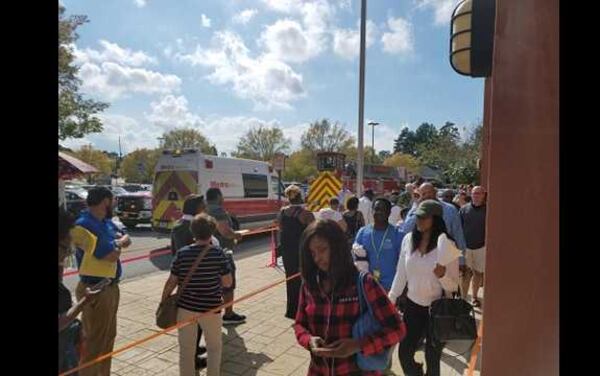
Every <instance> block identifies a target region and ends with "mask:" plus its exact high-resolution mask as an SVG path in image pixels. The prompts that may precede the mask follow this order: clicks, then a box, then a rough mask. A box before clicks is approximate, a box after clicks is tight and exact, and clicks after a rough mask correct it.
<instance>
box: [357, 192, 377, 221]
mask: <svg viewBox="0 0 600 376" xmlns="http://www.w3.org/2000/svg"><path fill="white" fill-rule="evenodd" d="M358 211H359V212H361V213H362V215H363V218H364V219H365V225H370V224H373V222H375V221H374V220H373V203H372V202H371V200H369V199H368V198H367V197H366V196H363V197H361V198H360V199H359V200H358Z"/></svg>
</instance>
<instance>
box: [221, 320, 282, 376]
mask: <svg viewBox="0 0 600 376" xmlns="http://www.w3.org/2000/svg"><path fill="white" fill-rule="evenodd" d="M225 329H226V333H224V334H223V354H224V355H225V354H227V352H228V351H229V352H231V353H235V359H237V360H238V361H235V363H240V364H243V365H249V366H250V367H251V368H250V369H249V370H248V371H246V372H245V373H244V375H256V374H257V373H258V371H259V368H261V367H262V366H263V365H264V364H265V363H271V362H272V361H273V359H272V358H271V357H269V356H268V355H265V354H263V353H260V352H251V351H248V349H247V348H246V345H245V342H244V338H243V337H241V336H240V335H239V334H238V332H237V331H236V328H235V326H228V327H225ZM234 348H236V349H234ZM240 348H241V351H239V349H240ZM223 363H225V361H224V362H223ZM222 371H223V373H227V370H225V369H222Z"/></svg>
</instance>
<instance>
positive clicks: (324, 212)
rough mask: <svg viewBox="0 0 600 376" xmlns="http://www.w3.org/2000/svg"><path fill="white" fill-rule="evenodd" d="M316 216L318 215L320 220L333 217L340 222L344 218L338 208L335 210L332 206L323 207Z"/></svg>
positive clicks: (332, 218)
mask: <svg viewBox="0 0 600 376" xmlns="http://www.w3.org/2000/svg"><path fill="white" fill-rule="evenodd" d="M315 217H317V219H320V220H325V219H331V220H334V221H336V222H339V221H341V220H342V219H343V217H342V213H340V212H339V211H337V210H333V209H331V208H323V209H321V210H319V211H318V212H317V215H316V216H315Z"/></svg>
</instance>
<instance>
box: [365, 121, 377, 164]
mask: <svg viewBox="0 0 600 376" xmlns="http://www.w3.org/2000/svg"><path fill="white" fill-rule="evenodd" d="M368 125H370V126H371V148H372V149H373V155H372V156H371V164H375V127H376V126H377V125H379V123H378V122H376V121H370V122H369V124H368Z"/></svg>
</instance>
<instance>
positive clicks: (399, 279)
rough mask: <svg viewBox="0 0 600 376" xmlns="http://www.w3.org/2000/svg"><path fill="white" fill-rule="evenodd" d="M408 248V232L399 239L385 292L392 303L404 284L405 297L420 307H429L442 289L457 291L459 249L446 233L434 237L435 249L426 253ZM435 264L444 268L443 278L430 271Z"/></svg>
mask: <svg viewBox="0 0 600 376" xmlns="http://www.w3.org/2000/svg"><path fill="white" fill-rule="evenodd" d="M412 249H413V245H412V233H408V234H406V236H404V239H403V240H402V247H401V249H400V259H399V260H398V265H397V267H396V276H395V277H394V281H393V282H392V287H391V288H390V292H389V293H388V297H389V298H390V300H391V301H392V302H395V301H396V299H397V298H398V297H399V296H400V295H402V291H404V287H405V286H406V285H407V284H408V292H407V296H408V298H409V299H410V300H412V301H413V302H415V303H417V304H419V305H420V306H423V307H429V306H430V305H431V303H432V302H433V301H434V300H437V299H439V298H441V297H442V290H446V291H447V292H448V293H447V294H446V295H447V296H448V295H449V293H450V292H453V291H457V289H458V283H459V274H458V258H459V256H460V251H459V250H458V249H457V248H456V246H455V244H454V242H452V241H451V240H450V239H448V237H447V236H446V234H442V235H440V236H439V237H438V241H437V246H436V248H434V249H433V250H432V251H430V252H429V253H426V254H424V255H421V253H420V252H419V250H415V251H414V252H413V251H412ZM436 264H440V265H443V266H445V267H446V274H445V275H444V277H442V278H438V277H436V275H435V274H433V269H435V265H436Z"/></svg>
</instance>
